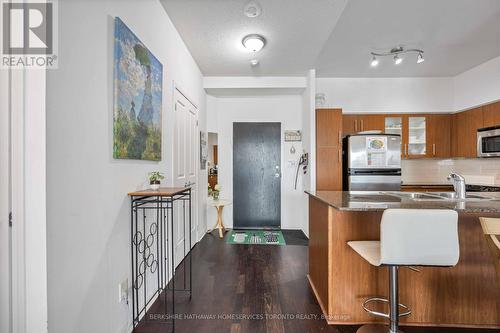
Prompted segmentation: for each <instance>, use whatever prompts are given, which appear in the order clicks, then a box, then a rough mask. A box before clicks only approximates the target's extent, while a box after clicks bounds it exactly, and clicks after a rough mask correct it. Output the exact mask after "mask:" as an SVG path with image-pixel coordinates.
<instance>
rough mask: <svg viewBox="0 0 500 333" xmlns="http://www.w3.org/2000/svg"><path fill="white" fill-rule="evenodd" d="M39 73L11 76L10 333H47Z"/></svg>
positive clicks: (43, 92) (42, 102)
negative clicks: (11, 221)
mask: <svg viewBox="0 0 500 333" xmlns="http://www.w3.org/2000/svg"><path fill="white" fill-rule="evenodd" d="M45 75H46V72H45V70H43V69H42V70H33V69H29V70H13V71H11V81H10V82H11V90H10V95H11V96H10V97H11V110H10V111H11V177H12V181H11V188H10V191H11V195H12V215H13V225H12V228H11V232H12V318H13V319H12V320H13V321H12V332H14V333H25V332H26V333H31V332H34V333H35V332H36V333H44V332H47V254H46V252H47V246H46V213H45V210H46V186H45V184H46V176H45V166H46V161H45V136H46V135H45V134H46V131H45V97H46V87H45Z"/></svg>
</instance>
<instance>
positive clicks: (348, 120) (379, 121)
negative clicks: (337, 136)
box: [342, 114, 385, 136]
mask: <svg viewBox="0 0 500 333" xmlns="http://www.w3.org/2000/svg"><path fill="white" fill-rule="evenodd" d="M384 120H385V115H383V114H374V115H351V114H347V115H343V117H342V130H343V134H344V136H345V135H347V134H355V133H358V132H363V131H374V130H377V131H382V132H384V126H385V124H384Z"/></svg>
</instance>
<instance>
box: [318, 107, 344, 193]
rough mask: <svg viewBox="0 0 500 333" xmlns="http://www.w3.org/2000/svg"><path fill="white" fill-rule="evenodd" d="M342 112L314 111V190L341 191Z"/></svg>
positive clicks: (330, 110) (337, 110)
mask: <svg viewBox="0 0 500 333" xmlns="http://www.w3.org/2000/svg"><path fill="white" fill-rule="evenodd" d="M342 123H343V118H342V110H341V109H317V110H316V189H317V190H318V191H322V190H323V191H341V190H342Z"/></svg>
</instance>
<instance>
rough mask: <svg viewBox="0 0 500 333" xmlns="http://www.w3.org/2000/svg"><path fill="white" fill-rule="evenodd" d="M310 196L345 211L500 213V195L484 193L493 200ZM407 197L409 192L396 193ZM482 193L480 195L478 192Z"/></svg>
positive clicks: (325, 193)
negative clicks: (403, 209) (443, 210)
mask: <svg viewBox="0 0 500 333" xmlns="http://www.w3.org/2000/svg"><path fill="white" fill-rule="evenodd" d="M305 192H306V193H307V194H309V195H310V196H312V197H314V198H316V199H318V200H320V201H322V202H324V203H326V204H327V205H330V206H332V207H333V208H335V209H338V210H344V211H383V210H385V209H387V208H408V209H453V210H456V211H459V212H463V213H500V192H488V193H481V194H480V195H481V196H483V197H489V198H491V199H492V200H482V201H459V200H445V199H439V198H436V200H415V199H410V198H401V197H397V196H392V195H388V194H386V193H384V192H375V191H374V192H342V191H305ZM392 193H396V194H399V193H401V195H405V194H406V195H407V194H408V192H392ZM475 194H479V193H475Z"/></svg>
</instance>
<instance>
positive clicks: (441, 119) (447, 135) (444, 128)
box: [427, 114, 452, 158]
mask: <svg viewBox="0 0 500 333" xmlns="http://www.w3.org/2000/svg"><path fill="white" fill-rule="evenodd" d="M451 119H452V116H451V115H449V114H436V115H427V156H428V157H439V158H449V157H451Z"/></svg>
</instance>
